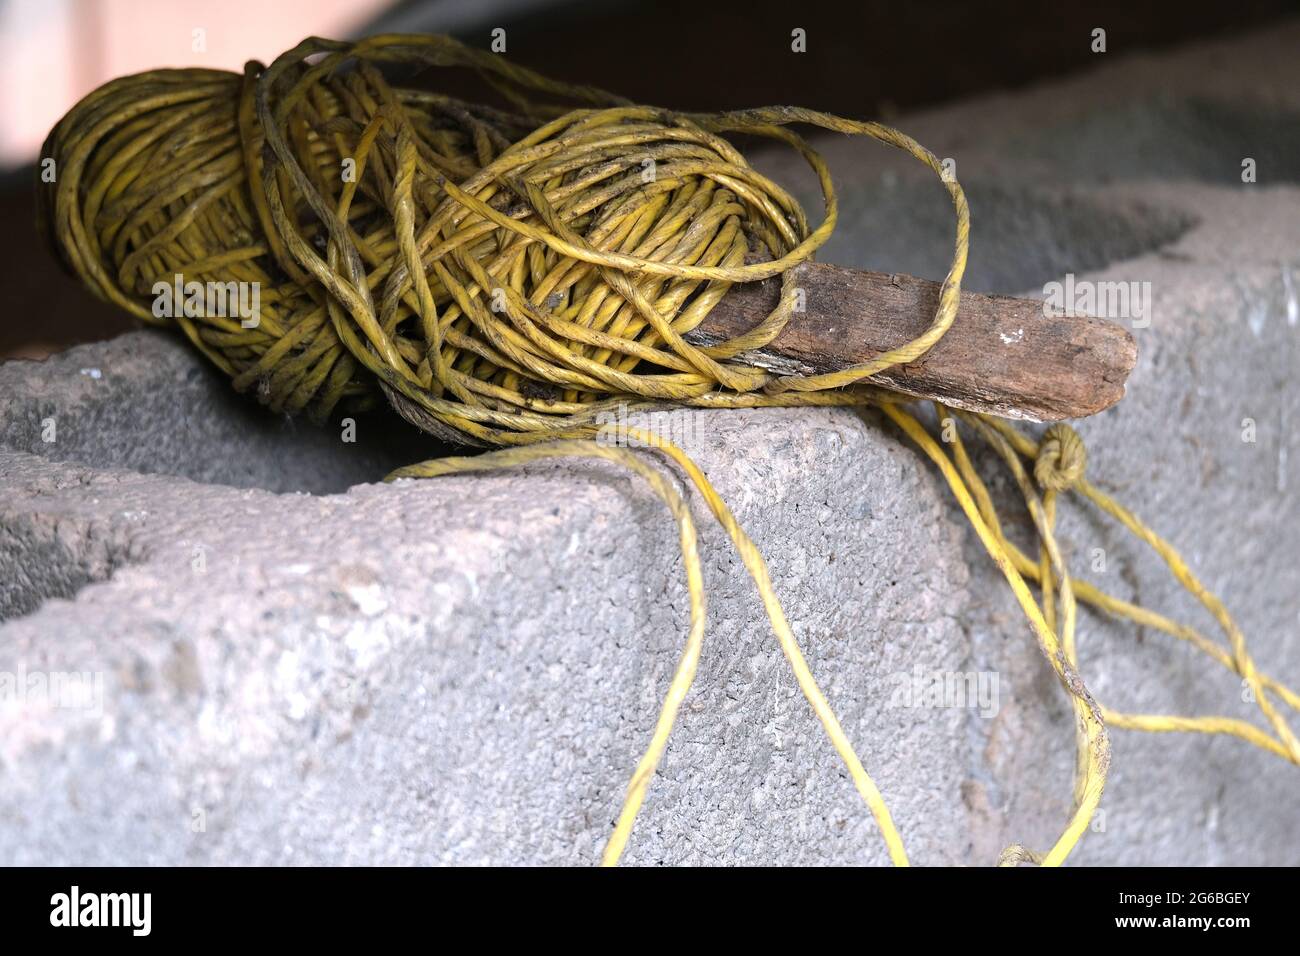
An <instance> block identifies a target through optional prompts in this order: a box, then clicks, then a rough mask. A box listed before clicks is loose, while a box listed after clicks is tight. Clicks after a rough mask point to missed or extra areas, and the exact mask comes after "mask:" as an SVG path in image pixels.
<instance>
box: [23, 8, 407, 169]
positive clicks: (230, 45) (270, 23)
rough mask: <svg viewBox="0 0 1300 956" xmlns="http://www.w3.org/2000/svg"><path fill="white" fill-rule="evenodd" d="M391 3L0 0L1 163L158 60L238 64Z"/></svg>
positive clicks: (329, 32) (31, 148)
mask: <svg viewBox="0 0 1300 956" xmlns="http://www.w3.org/2000/svg"><path fill="white" fill-rule="evenodd" d="M388 5H389V0H5V2H0V167H12V166H17V165H20V164H23V163H27V162H32V161H33V160H35V159H36V153H37V151H38V150H39V148H40V144H41V142H42V141H43V140H44V139H45V135H46V133H48V132H49V130H50V127H51V126H53V125H54V124H55V123H56V122H58V119H59V117H60V116H62V115H63V114H64V112H66V111H67V109H68V108H69V107H70V106H71V105H72V104H73V103H75V102H76V101H77V100H78V99H79V98H80V97H81V96H83V95H85V94H86V93H88V92H90V90H92V89H94V88H95V87H96V86H98V85H99V84H101V83H103V82H104V81H106V80H109V79H112V78H113V77H115V76H121V75H123V74H126V73H138V72H140V71H141V70H148V69H153V68H156V67H165V66H209V67H217V68H221V69H229V70H242V69H243V66H244V63H245V62H246V61H247V60H250V59H259V60H262V61H263V62H267V61H269V60H271V59H273V58H274V57H275V56H276V55H277V54H279V53H280V52H282V51H284V50H285V49H287V48H289V47H291V46H293V45H294V44H296V43H297V42H298V41H299V40H301V39H303V38H304V37H307V36H311V35H313V34H316V35H320V36H338V37H341V36H345V35H347V34H349V33H351V32H353V31H355V30H357V29H359V28H360V27H362V26H363V25H364V24H365V23H366V22H367V21H369V20H370V19H372V18H373V17H374V16H376V15H377V14H378V13H380V12H381V11H382V10H383V9H384V8H385V7H387V6H388Z"/></svg>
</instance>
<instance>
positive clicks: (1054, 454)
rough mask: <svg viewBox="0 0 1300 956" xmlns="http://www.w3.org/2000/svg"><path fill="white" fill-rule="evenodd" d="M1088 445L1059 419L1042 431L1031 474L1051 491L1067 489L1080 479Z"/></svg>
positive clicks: (1086, 460)
mask: <svg viewBox="0 0 1300 956" xmlns="http://www.w3.org/2000/svg"><path fill="white" fill-rule="evenodd" d="M1087 466H1088V449H1087V447H1086V446H1085V445H1084V444H1083V439H1082V438H1080V437H1079V433H1078V432H1076V431H1075V430H1074V429H1073V428H1071V427H1070V426H1069V425H1066V424H1064V423H1063V422H1058V423H1056V424H1055V425H1052V426H1050V427H1049V428H1048V429H1047V431H1046V432H1044V434H1043V440H1042V442H1041V443H1040V444H1039V446H1038V457H1037V459H1035V461H1034V478H1035V479H1037V481H1038V484H1039V485H1041V486H1042V487H1043V488H1045V489H1048V490H1050V491H1066V490H1068V489H1070V488H1072V487H1074V486H1075V485H1076V484H1078V483H1079V482H1080V481H1082V480H1083V473H1084V470H1085V469H1086V468H1087Z"/></svg>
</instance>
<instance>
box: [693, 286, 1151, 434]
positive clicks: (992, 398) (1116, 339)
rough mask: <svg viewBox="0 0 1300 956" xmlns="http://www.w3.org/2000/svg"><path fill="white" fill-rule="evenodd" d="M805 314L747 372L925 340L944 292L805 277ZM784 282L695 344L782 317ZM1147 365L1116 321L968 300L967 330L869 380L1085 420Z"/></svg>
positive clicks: (963, 314) (980, 407)
mask: <svg viewBox="0 0 1300 956" xmlns="http://www.w3.org/2000/svg"><path fill="white" fill-rule="evenodd" d="M795 282H796V283H797V285H798V286H799V288H801V289H803V290H804V294H805V311H804V312H803V313H801V314H796V316H795V318H794V319H793V320H792V321H791V322H790V324H789V325H787V326H786V328H785V329H784V330H783V331H782V332H781V334H780V335H779V336H777V338H776V339H775V340H774V341H773V342H772V343H771V344H770V345H768V346H767V348H765V349H762V350H758V351H754V352H750V353H747V354H745V355H742V356H739V357H738V360H739V361H744V362H746V363H747V364H751V365H754V366H757V367H759V368H765V369H771V370H772V371H774V372H778V373H782V374H815V373H820V372H830V371H836V370H838V369H842V368H845V367H847V366H850V365H856V364H859V363H861V362H865V361H868V360H869V359H872V358H874V357H875V356H877V355H879V354H881V353H882V352H886V351H888V350H889V349H891V348H894V347H896V346H899V345H902V344H903V343H905V342H907V341H909V340H911V339H914V338H916V337H917V336H918V335H920V334H921V333H922V332H924V331H925V329H926V328H927V327H928V326H929V325H930V323H931V321H933V319H934V310H935V308H936V307H937V306H938V303H939V283H937V282H930V281H929V280H926V279H918V278H916V277H915V276H909V275H884V274H881V273H878V272H860V271H857V270H854V269H845V268H842V267H840V266H833V265H826V264H822V263H805V264H803V265H801V266H799V267H798V268H797V269H796V275H795ZM780 290H781V280H780V278H773V279H768V280H767V281H765V282H748V283H744V284H738V285H734V286H732V287H731V289H730V291H728V292H727V294H726V295H725V296H724V297H723V298H722V301H721V302H719V303H718V305H717V306H715V307H714V309H713V311H712V312H710V313H709V315H708V317H707V318H706V319H705V320H704V321H703V322H702V323H701V324H700V325H699V326H698V327H697V328H696V329H695V330H694V331H692V332H691V333H690V334H689V335H687V336H686V338H687V340H688V341H690V342H692V343H694V344H697V345H715V344H717V343H718V342H721V341H723V340H725V339H728V338H732V337H733V336H735V335H738V334H740V333H741V332H745V331H747V330H749V329H752V328H753V327H754V326H755V325H757V324H758V322H759V321H760V320H761V319H763V318H764V317H765V316H766V315H768V314H769V313H770V312H771V311H772V309H773V308H775V307H776V304H777V300H778V299H779V298H780ZM1136 361H1137V343H1136V342H1135V341H1134V340H1133V336H1132V335H1130V334H1129V332H1128V330H1127V329H1124V328H1122V327H1120V326H1118V325H1116V324H1114V323H1113V322H1107V321H1105V320H1103V319H1095V318H1089V317H1075V318H1067V317H1065V316H1063V315H1053V314H1048V313H1045V311H1044V306H1043V303H1042V302H1039V301H1036V300H1033V299H1016V298H1012V297H1010V296H1003V295H979V294H977V293H972V292H962V294H961V304H960V306H959V308H958V310H957V320H956V321H955V322H954V323H953V325H952V327H951V328H950V329H949V330H948V333H947V334H946V335H945V336H944V337H943V338H942V339H941V340H940V341H939V344H938V345H936V346H935V347H934V348H933V349H931V350H930V351H929V352H928V353H926V355H924V356H923V357H922V358H921V359H920V360H919V361H917V362H913V363H911V364H909V365H902V366H895V367H894V368H891V369H889V370H887V371H885V372H882V373H880V374H879V375H876V376H873V377H872V378H871V379H868V381H869V382H872V383H874V384H877V385H881V386H884V387H886V388H889V389H893V390H894V391H898V392H903V393H905V394H908V395H914V396H916V397H918V398H932V399H938V400H939V401H942V402H944V403H946V404H948V405H952V406H954V407H956V408H964V409H968V410H970V411H976V412H991V413H992V414H994V415H1000V416H1002V417H1004V418H1018V419H1023V420H1027V421H1038V422H1054V421H1060V420H1061V419H1065V418H1083V417H1085V416H1087V415H1095V414H1096V413H1097V412H1099V411H1101V410H1102V409H1105V408H1109V407H1110V406H1111V405H1113V404H1115V403H1116V402H1117V401H1119V400H1120V399H1121V398H1123V397H1124V382H1125V380H1126V379H1127V378H1128V374H1129V372H1131V371H1132V370H1133V364H1134V363H1135V362H1136Z"/></svg>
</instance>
